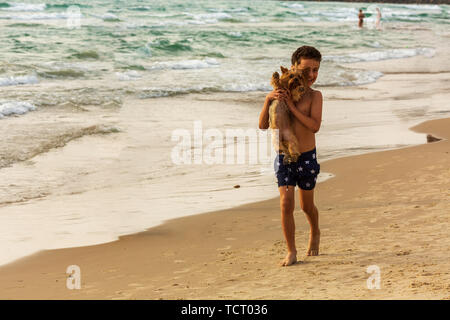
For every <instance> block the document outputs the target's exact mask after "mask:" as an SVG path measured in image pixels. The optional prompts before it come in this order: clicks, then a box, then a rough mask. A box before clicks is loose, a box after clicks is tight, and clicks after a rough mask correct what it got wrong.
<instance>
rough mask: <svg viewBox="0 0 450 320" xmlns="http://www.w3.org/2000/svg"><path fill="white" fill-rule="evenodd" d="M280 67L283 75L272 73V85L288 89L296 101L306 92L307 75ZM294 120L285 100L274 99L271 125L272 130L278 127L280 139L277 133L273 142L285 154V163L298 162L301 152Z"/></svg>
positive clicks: (270, 110) (271, 107)
mask: <svg viewBox="0 0 450 320" xmlns="http://www.w3.org/2000/svg"><path fill="white" fill-rule="evenodd" d="M280 68H281V77H280V74H279V73H278V72H275V73H274V74H273V75H272V81H271V85H272V87H273V88H274V89H275V90H278V89H284V90H286V91H287V92H288V93H289V94H290V96H291V98H292V101H294V103H295V102H297V101H299V100H300V99H301V98H302V96H303V94H304V93H305V92H306V89H307V79H306V76H305V75H304V74H303V73H302V72H295V71H293V70H288V69H286V68H284V67H280ZM293 120H294V119H293V115H292V114H291V112H290V111H289V108H288V106H287V104H286V103H285V102H284V101H281V100H274V101H272V103H271V105H270V107H269V127H270V129H272V130H274V129H278V140H277V139H276V138H277V137H276V135H272V143H273V145H274V148H275V150H276V151H277V152H278V153H280V154H284V158H283V163H284V164H288V163H291V162H296V161H297V159H298V157H299V156H300V154H301V153H300V151H299V147H298V142H297V139H296V137H295V135H294V132H293Z"/></svg>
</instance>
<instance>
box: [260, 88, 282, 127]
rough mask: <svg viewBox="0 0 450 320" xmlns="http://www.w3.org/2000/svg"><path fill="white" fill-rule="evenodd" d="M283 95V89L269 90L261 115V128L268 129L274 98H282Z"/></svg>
mask: <svg viewBox="0 0 450 320" xmlns="http://www.w3.org/2000/svg"><path fill="white" fill-rule="evenodd" d="M281 97H283V90H273V91H271V92H269V94H268V95H267V96H266V100H265V101H264V106H263V108H262V110H261V113H260V115H259V128H260V129H268V128H269V107H270V105H271V103H272V101H273V100H276V99H280V98H281Z"/></svg>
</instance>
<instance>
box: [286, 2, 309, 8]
mask: <svg viewBox="0 0 450 320" xmlns="http://www.w3.org/2000/svg"><path fill="white" fill-rule="evenodd" d="M280 5H281V6H283V7H286V8H290V9H304V8H305V6H304V5H302V4H301V3H286V2H282V3H280Z"/></svg>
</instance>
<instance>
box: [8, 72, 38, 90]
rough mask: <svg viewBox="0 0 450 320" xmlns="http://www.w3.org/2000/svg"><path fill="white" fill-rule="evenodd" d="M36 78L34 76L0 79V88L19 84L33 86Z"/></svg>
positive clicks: (36, 80) (36, 81)
mask: <svg viewBox="0 0 450 320" xmlns="http://www.w3.org/2000/svg"><path fill="white" fill-rule="evenodd" d="M38 82H39V81H38V78H37V76H36V75H35V74H32V75H26V76H16V77H15V76H9V77H4V78H0V87H5V86H16V85H19V84H35V83H38Z"/></svg>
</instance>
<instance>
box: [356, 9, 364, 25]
mask: <svg viewBox="0 0 450 320" xmlns="http://www.w3.org/2000/svg"><path fill="white" fill-rule="evenodd" d="M364 17H365V15H364V13H363V12H362V9H359V14H358V18H359V22H358V27H360V28H362V27H363V22H364Z"/></svg>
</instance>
